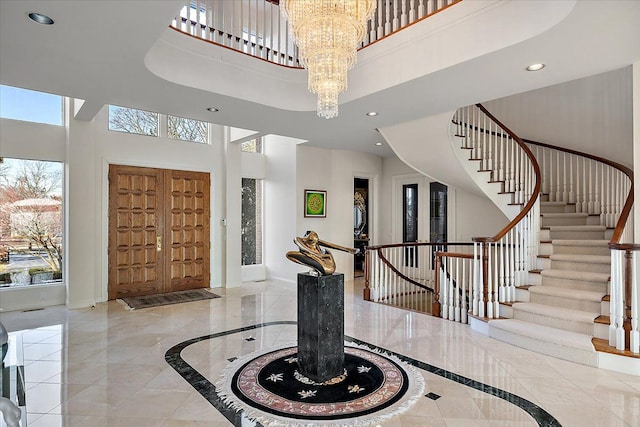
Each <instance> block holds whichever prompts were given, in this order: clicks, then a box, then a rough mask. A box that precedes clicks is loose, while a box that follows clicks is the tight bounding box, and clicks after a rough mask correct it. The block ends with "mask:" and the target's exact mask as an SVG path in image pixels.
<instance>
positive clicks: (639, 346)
mask: <svg viewBox="0 0 640 427" xmlns="http://www.w3.org/2000/svg"><path fill="white" fill-rule="evenodd" d="M637 253H638V252H637V251H633V258H632V269H631V271H632V279H631V303H630V305H631V331H630V333H629V349H630V350H631V352H632V353H640V330H639V328H638V323H639V322H638V314H639V312H640V289H638V258H639V257H638V256H637Z"/></svg>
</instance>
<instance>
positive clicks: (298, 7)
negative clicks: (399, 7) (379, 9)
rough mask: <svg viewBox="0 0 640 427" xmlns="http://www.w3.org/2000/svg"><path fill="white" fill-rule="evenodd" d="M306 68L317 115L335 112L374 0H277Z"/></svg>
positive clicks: (362, 37) (322, 115) (301, 61)
mask: <svg viewBox="0 0 640 427" xmlns="http://www.w3.org/2000/svg"><path fill="white" fill-rule="evenodd" d="M280 5H281V6H282V14H283V16H284V17H285V18H286V19H287V20H288V21H289V26H290V28H291V33H292V34H293V39H294V41H295V42H296V44H297V45H298V53H299V56H300V63H301V64H302V66H303V67H304V68H306V69H307V71H308V75H309V78H308V88H309V91H311V92H312V93H314V94H316V95H317V96H318V105H317V111H318V116H320V117H325V118H327V119H330V118H332V117H336V116H337V115H338V95H339V94H340V93H342V92H344V91H345V90H347V72H348V71H349V70H350V69H351V68H353V66H354V65H355V63H356V59H357V48H358V44H360V43H361V42H362V41H363V40H364V37H365V33H366V28H367V21H368V20H369V18H371V16H372V15H373V12H374V11H375V8H376V2H375V0H280Z"/></svg>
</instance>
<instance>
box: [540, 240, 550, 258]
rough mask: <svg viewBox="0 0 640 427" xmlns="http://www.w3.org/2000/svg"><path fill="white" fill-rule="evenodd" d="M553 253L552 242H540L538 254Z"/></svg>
mask: <svg viewBox="0 0 640 427" xmlns="http://www.w3.org/2000/svg"><path fill="white" fill-rule="evenodd" d="M551 254H553V245H552V244H551V243H540V246H538V255H551Z"/></svg>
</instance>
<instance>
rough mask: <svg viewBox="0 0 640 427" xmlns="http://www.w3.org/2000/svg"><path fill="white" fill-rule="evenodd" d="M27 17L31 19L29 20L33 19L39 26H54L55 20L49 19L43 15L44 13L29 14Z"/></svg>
mask: <svg viewBox="0 0 640 427" xmlns="http://www.w3.org/2000/svg"><path fill="white" fill-rule="evenodd" d="M27 16H28V17H29V19H31V20H32V21H33V22H37V23H38V24H42V25H53V19H51V18H49V17H48V16H47V15H43V14H42V13H38V12H29V13H28V14H27Z"/></svg>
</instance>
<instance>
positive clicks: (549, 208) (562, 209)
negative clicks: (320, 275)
mask: <svg viewBox="0 0 640 427" xmlns="http://www.w3.org/2000/svg"><path fill="white" fill-rule="evenodd" d="M575 212H576V205H540V213H575Z"/></svg>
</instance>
